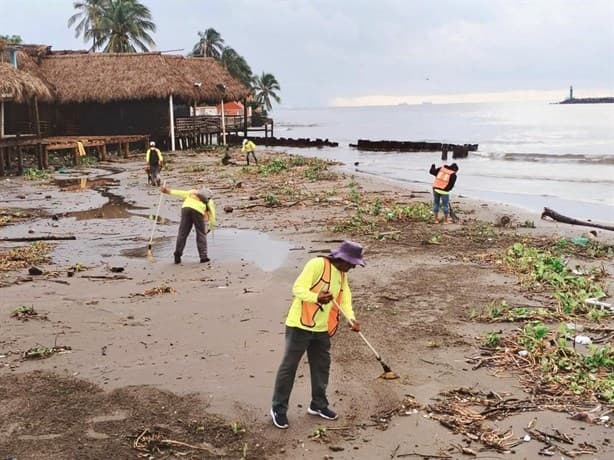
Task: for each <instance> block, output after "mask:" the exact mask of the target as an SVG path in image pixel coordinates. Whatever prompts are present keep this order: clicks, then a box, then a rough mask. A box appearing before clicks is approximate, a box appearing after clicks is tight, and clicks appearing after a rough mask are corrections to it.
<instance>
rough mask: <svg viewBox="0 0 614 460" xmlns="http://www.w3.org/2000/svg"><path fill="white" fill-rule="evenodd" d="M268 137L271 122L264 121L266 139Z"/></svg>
mask: <svg viewBox="0 0 614 460" xmlns="http://www.w3.org/2000/svg"><path fill="white" fill-rule="evenodd" d="M267 137H269V124H268V123H267V122H264V138H265V139H266V138H267Z"/></svg>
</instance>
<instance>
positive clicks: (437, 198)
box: [429, 163, 458, 224]
mask: <svg viewBox="0 0 614 460" xmlns="http://www.w3.org/2000/svg"><path fill="white" fill-rule="evenodd" d="M457 172H458V165H457V164H456V163H452V164H451V165H450V166H448V165H443V166H440V167H439V168H436V167H435V165H434V164H432V165H431V169H430V171H429V173H430V174H432V175H433V176H435V180H434V181H433V214H435V223H436V224H438V223H439V222H440V221H439V207H440V202H441V207H442V208H443V223H444V224H449V223H450V219H449V217H448V216H449V214H450V192H451V191H452V189H453V188H454V184H456V173H457Z"/></svg>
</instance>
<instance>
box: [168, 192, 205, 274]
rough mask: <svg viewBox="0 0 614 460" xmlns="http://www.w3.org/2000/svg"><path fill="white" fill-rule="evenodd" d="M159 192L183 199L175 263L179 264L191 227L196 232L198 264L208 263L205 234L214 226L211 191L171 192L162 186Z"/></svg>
mask: <svg viewBox="0 0 614 460" xmlns="http://www.w3.org/2000/svg"><path fill="white" fill-rule="evenodd" d="M161 191H162V193H167V194H170V195H173V196H178V197H180V198H183V199H184V201H183V205H182V206H181V221H180V223H179V231H178V233H177V244H176V246H175V253H174V255H175V263H176V264H179V263H181V256H182V255H183V249H184V248H185V243H186V240H187V239H188V235H189V234H190V232H191V231H192V227H194V229H195V230H196V247H197V248H198V255H199V256H200V262H201V263H205V262H209V256H208V254H207V233H208V232H209V231H210V230H211V229H213V227H214V226H215V224H216V218H215V202H214V201H213V198H212V193H211V190H209V189H208V188H206V187H201V188H200V189H199V190H187V191H186V190H173V189H169V188H167V187H166V186H165V185H163V186H162V188H161ZM207 227H208V228H207Z"/></svg>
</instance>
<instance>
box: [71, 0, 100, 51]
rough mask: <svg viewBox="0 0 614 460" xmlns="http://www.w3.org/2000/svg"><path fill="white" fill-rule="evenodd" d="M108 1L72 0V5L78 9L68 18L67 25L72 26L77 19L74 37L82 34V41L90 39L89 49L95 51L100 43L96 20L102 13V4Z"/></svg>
mask: <svg viewBox="0 0 614 460" xmlns="http://www.w3.org/2000/svg"><path fill="white" fill-rule="evenodd" d="M107 3H108V0H83V1H80V2H73V7H74V8H75V9H76V10H78V12H77V13H75V14H73V15H72V16H71V17H69V18H68V27H72V25H73V24H75V23H76V22H77V21H79V22H78V24H77V25H76V26H75V37H79V35H83V41H88V40H89V39H91V40H92V47H91V48H90V51H95V50H96V48H98V43H100V36H99V34H97V33H96V32H94V31H95V30H97V29H98V21H99V19H100V16H101V14H102V10H103V8H104V6H105V5H106V4H107Z"/></svg>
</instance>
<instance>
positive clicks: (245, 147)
mask: <svg viewBox="0 0 614 460" xmlns="http://www.w3.org/2000/svg"><path fill="white" fill-rule="evenodd" d="M255 150H256V144H254V143H253V142H252V141H247V142H246V143H245V144H244V145H243V147H241V152H247V153H249V152H253V151H255Z"/></svg>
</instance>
